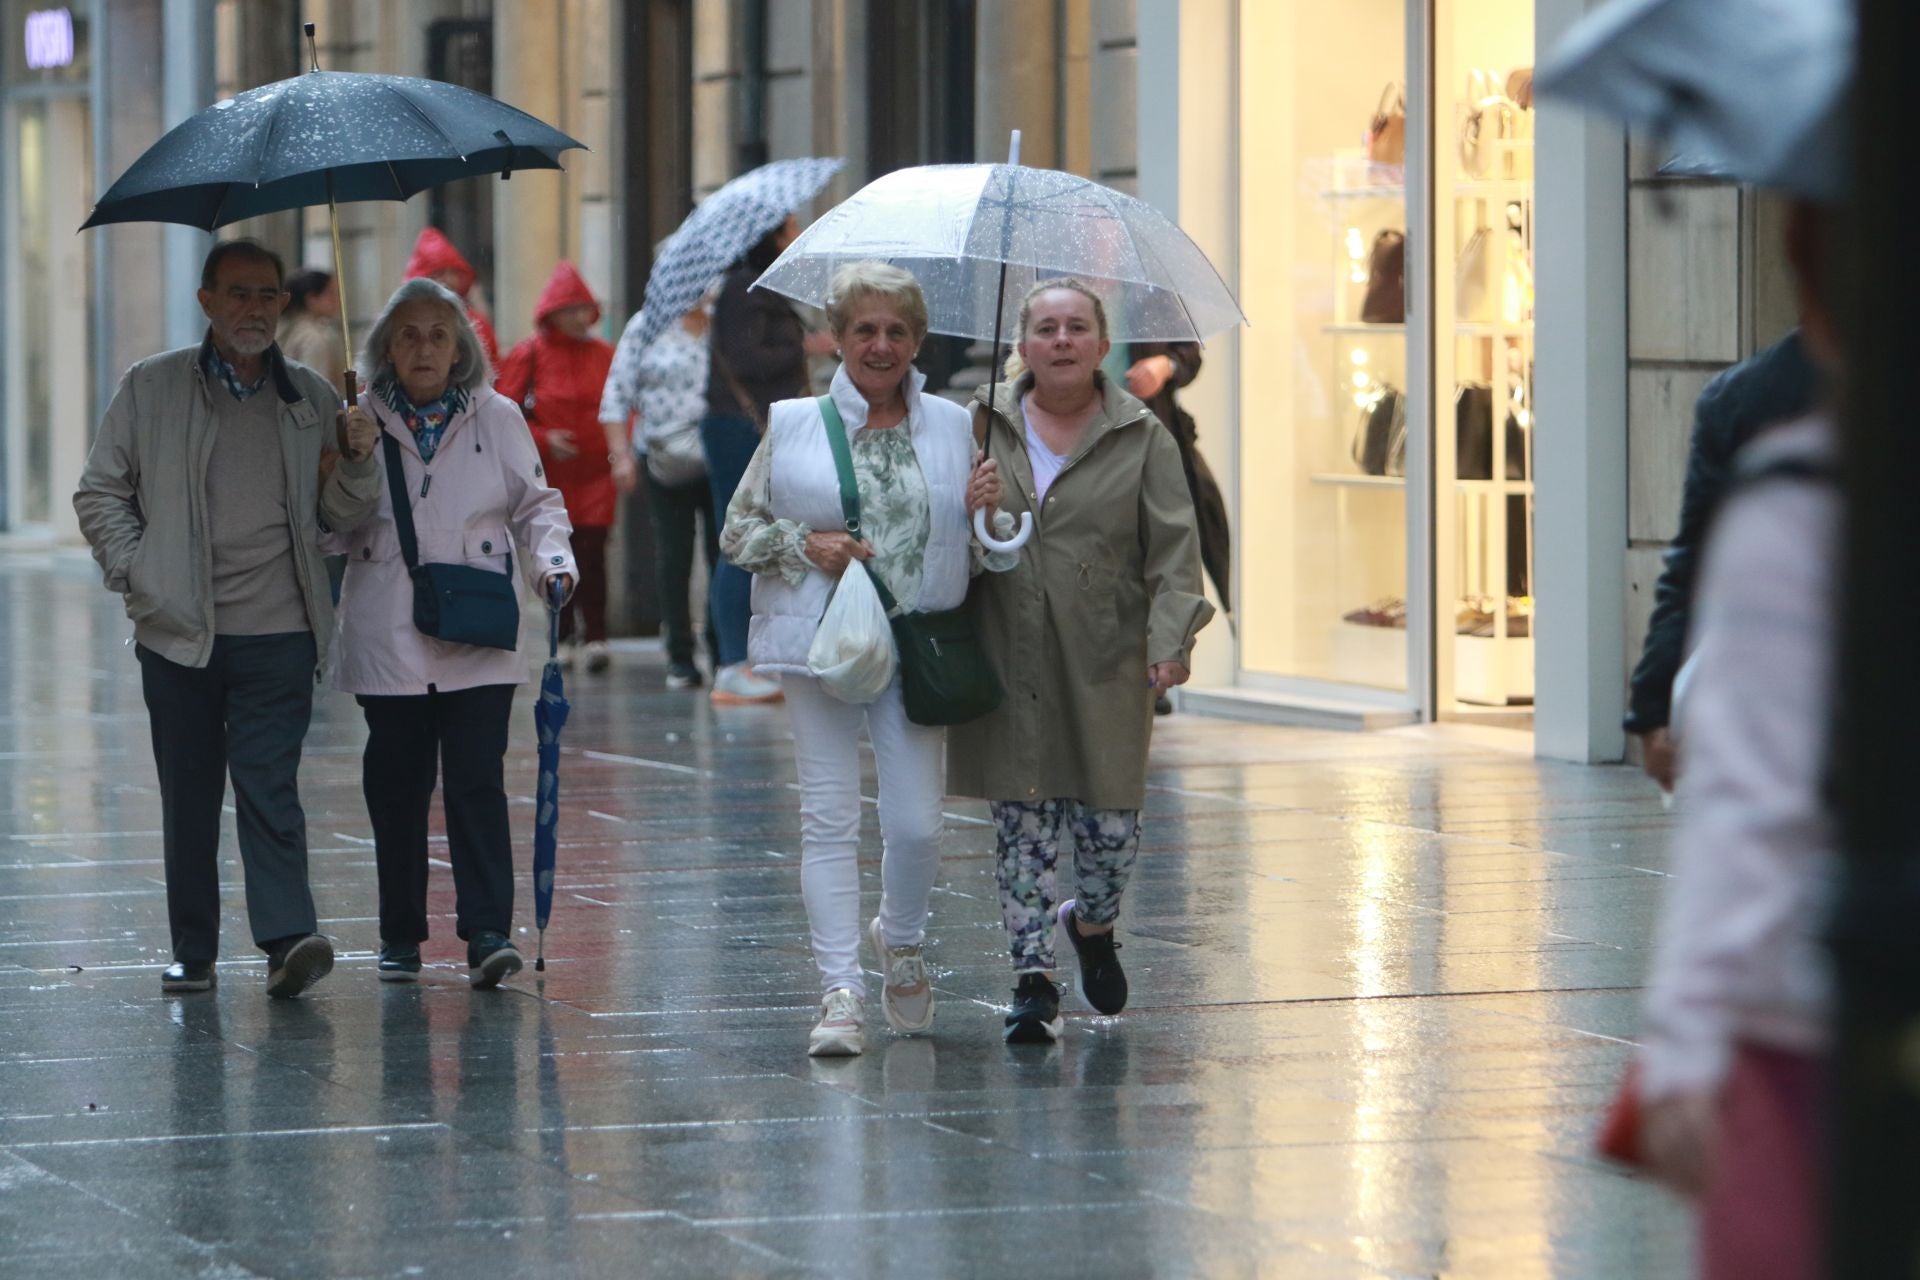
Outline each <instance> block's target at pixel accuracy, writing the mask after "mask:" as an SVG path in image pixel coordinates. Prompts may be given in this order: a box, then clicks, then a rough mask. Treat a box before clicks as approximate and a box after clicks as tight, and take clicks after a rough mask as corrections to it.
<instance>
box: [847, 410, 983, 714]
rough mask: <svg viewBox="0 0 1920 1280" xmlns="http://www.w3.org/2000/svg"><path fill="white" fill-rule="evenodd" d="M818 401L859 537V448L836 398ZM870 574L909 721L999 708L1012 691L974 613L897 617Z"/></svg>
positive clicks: (850, 526)
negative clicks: (852, 444)
mask: <svg viewBox="0 0 1920 1280" xmlns="http://www.w3.org/2000/svg"><path fill="white" fill-rule="evenodd" d="M817 402H818V403H819V405H820V416H821V417H822V418H824V419H826V425H827V443H828V445H829V446H830V447H831V448H832V450H833V466H834V470H835V471H836V472H838V473H839V476H840V509H841V512H842V514H843V515H845V516H846V521H847V532H848V533H849V534H851V535H852V536H854V537H856V538H857V537H859V536H860V483H859V481H858V479H857V478H856V477H855V476H854V474H853V450H852V449H850V448H848V447H847V424H846V422H845V420H844V419H842V418H841V417H840V410H839V408H838V407H837V406H835V404H834V403H833V397H832V396H830V395H826V396H819V397H817ZM867 572H868V576H869V577H871V578H872V579H873V587H874V590H875V591H877V592H879V593H880V604H881V607H882V608H884V609H885V610H886V611H887V613H888V615H889V616H890V618H891V621H892V625H893V643H894V648H895V649H896V651H897V652H898V655H899V661H900V694H901V701H902V702H904V703H905V704H906V712H907V719H909V720H911V721H913V723H915V724H919V725H929V726H934V725H950V724H965V723H966V722H967V721H969V720H977V719H979V718H980V717H981V716H983V715H986V714H987V713H988V712H989V711H992V710H993V709H994V708H995V707H997V706H999V705H1000V702H1001V699H1002V698H1004V697H1005V696H1006V693H1005V690H1004V689H1002V687H1001V685H1000V677H999V676H998V675H996V674H994V670H993V664H992V663H991V662H990V661H988V659H987V650H986V646H985V645H983V644H981V642H980V636H979V633H978V632H977V631H975V629H974V625H973V614H972V612H971V611H970V610H969V609H968V608H967V607H966V606H965V605H961V606H960V607H959V608H958V609H942V610H939V611H938V612H933V613H920V612H915V613H895V612H894V610H895V609H896V608H897V607H898V602H897V601H896V600H895V599H894V597H893V593H892V592H891V591H889V590H887V584H886V583H885V582H882V581H881V580H880V575H879V574H877V573H874V572H873V570H872V566H871V565H869V566H868V569H867Z"/></svg>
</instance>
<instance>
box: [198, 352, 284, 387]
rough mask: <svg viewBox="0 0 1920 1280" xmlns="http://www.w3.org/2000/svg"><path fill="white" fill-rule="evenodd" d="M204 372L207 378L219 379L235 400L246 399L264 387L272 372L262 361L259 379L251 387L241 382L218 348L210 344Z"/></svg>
mask: <svg viewBox="0 0 1920 1280" xmlns="http://www.w3.org/2000/svg"><path fill="white" fill-rule="evenodd" d="M206 370H207V376H208V377H215V378H219V379H220V381H222V382H224V383H226V384H227V390H229V391H231V392H232V393H233V398H234V399H235V400H246V399H248V398H249V397H251V396H252V395H253V394H254V392H256V391H258V390H260V388H262V387H264V386H266V385H267V379H268V378H269V377H271V376H272V371H271V370H270V369H268V368H267V366H266V364H265V363H264V361H263V363H262V364H261V372H260V377H259V379H258V380H257V381H256V382H254V383H253V384H252V385H251V386H249V385H248V384H246V383H243V382H241V381H240V375H239V374H238V373H235V372H234V369H233V366H232V365H231V364H228V363H227V358H226V357H225V356H223V355H221V354H220V348H218V347H216V346H214V345H213V344H212V343H211V342H209V343H208V344H207V359H206Z"/></svg>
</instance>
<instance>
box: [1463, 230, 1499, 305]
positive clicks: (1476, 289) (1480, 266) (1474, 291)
mask: <svg viewBox="0 0 1920 1280" xmlns="http://www.w3.org/2000/svg"><path fill="white" fill-rule="evenodd" d="M1491 239H1492V232H1490V231H1489V230H1488V229H1487V228H1485V227H1475V228H1474V230H1473V235H1471V236H1470V237H1468V239H1467V247H1466V248H1464V249H1462V250H1461V251H1460V257H1459V260H1458V261H1456V262H1455V263H1454V266H1453V310H1454V314H1455V315H1456V316H1458V317H1459V318H1460V319H1462V320H1465V321H1468V322H1470V323H1476V324H1485V323H1488V322H1490V321H1491V320H1492V319H1493V290H1491V289H1489V288H1488V287H1487V270H1488V263H1487V255H1488V253H1489V248H1488V244H1489V242H1490V241H1491Z"/></svg>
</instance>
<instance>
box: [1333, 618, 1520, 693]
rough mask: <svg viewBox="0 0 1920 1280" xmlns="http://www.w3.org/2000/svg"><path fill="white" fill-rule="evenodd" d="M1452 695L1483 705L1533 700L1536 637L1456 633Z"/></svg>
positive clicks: (1357, 628) (1454, 639)
mask: <svg viewBox="0 0 1920 1280" xmlns="http://www.w3.org/2000/svg"><path fill="white" fill-rule="evenodd" d="M1364 629H1365V628H1360V627H1356V628H1354V630H1356V631H1358V630H1364ZM1453 696H1454V697H1455V698H1456V699H1458V700H1459V701H1461V702H1469V703H1472V704H1474V705H1475V706H1482V707H1504V706H1507V705H1509V704H1511V703H1515V702H1532V701H1533V637H1532V636H1530V635H1529V636H1455V637H1454V638H1453Z"/></svg>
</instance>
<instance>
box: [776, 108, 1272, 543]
mask: <svg viewBox="0 0 1920 1280" xmlns="http://www.w3.org/2000/svg"><path fill="white" fill-rule="evenodd" d="M863 259H878V260H880V261H882V262H888V263H891V264H893V265H894V266H896V267H899V268H901V269H902V270H904V271H907V272H909V273H911V274H912V275H913V277H914V278H915V279H916V280H918V281H919V282H920V291H921V293H922V294H923V295H925V297H926V302H927V327H928V328H929V329H931V330H932V331H933V332H935V333H945V334H952V335H954V336H956V337H962V338H990V339H992V340H993V365H992V367H993V369H994V371H995V376H996V377H998V370H999V368H1000V346H1001V339H1002V337H1003V336H1004V335H1006V334H1008V333H1011V332H1012V331H1013V328H1014V325H1015V324H1017V323H1018V320H1019V310H1020V300H1021V299H1022V298H1024V297H1025V296H1026V295H1027V291H1028V290H1029V289H1031V288H1032V287H1033V286H1034V285H1035V284H1037V283H1039V282H1040V281H1042V280H1048V279H1054V278H1057V277H1061V276H1072V277H1074V278H1076V279H1078V280H1080V281H1082V282H1083V283H1085V284H1087V285H1089V286H1091V287H1092V288H1093V290H1094V291H1095V292H1096V293H1099V294H1100V295H1101V299H1102V301H1103V302H1104V303H1105V305H1106V311H1107V335H1108V337H1110V338H1112V339H1114V340H1115V341H1118V342H1129V341H1131V342H1198V341H1201V340H1203V339H1205V338H1208V337H1210V336H1212V335H1213V334H1216V333H1220V332H1222V331H1224V330H1227V329H1231V328H1233V327H1234V326H1236V325H1240V324H1245V323H1246V319H1247V318H1246V316H1245V315H1243V314H1242V313H1241V311H1240V304H1239V303H1238V302H1236V301H1234V297H1233V291H1232V290H1230V289H1228V288H1227V282H1226V281H1224V280H1222V279H1221V278H1220V273H1219V272H1218V271H1216V270H1214V266H1213V263H1212V262H1211V261H1209V260H1208V258H1207V255H1206V254H1204V253H1202V252H1201V251H1200V246H1198V245H1196V244H1195V243H1194V242H1193V241H1192V240H1191V239H1189V238H1188V236H1187V233H1186V232H1184V231H1182V230H1181V229H1180V227H1179V226H1178V224H1176V223H1175V222H1173V220H1172V219H1170V218H1168V217H1167V216H1166V215H1165V214H1163V213H1161V212H1160V211H1159V210H1158V209H1155V208H1154V207H1153V206H1152V205H1150V204H1147V203H1146V202H1145V201H1143V200H1136V199H1134V198H1133V197H1132V196H1129V195H1123V194H1122V193H1120V192H1118V191H1115V190H1113V189H1112V188H1111V187H1103V186H1101V185H1100V184H1099V183H1097V182H1093V181H1091V180H1090V179H1087V178H1082V177H1078V176H1076V175H1074V174H1071V173H1061V172H1059V171H1058V170H1055V169H1030V168H1027V167H1026V166H1024V165H1022V164H1021V163H1020V133H1019V130H1017V129H1016V130H1015V131H1014V133H1013V138H1012V142H1011V145H1010V146H1009V148H1008V155H1007V163H1006V164H941V165H922V166H919V167H917V168H912V169H898V170H895V171H894V172H892V173H889V174H887V175H886V176H885V177H882V178H876V179H875V180H874V181H872V182H870V183H868V184H867V185H866V186H864V187H862V188H861V189H860V190H859V191H858V192H856V193H855V194H854V195H853V196H852V197H851V198H849V199H847V200H845V201H843V202H842V203H840V204H838V205H836V206H834V207H833V208H832V209H830V210H828V211H827V212H826V213H825V214H823V215H822V216H821V217H820V218H819V219H818V220H817V221H816V222H815V223H814V224H813V225H812V226H811V227H808V228H807V229H806V230H805V231H803V232H801V233H800V235H799V237H798V238H797V239H795V240H794V242H793V243H792V244H790V245H788V246H787V249H786V252H785V253H782V254H781V255H780V256H779V258H777V259H776V260H775V261H774V264H773V265H772V266H771V267H769V268H767V270H766V272H765V273H764V274H763V275H761V277H760V279H759V280H758V281H756V282H755V284H754V287H755V288H757V289H771V290H773V291H774V292H775V293H779V294H784V295H786V296H787V297H789V298H794V299H797V300H799V301H801V302H805V303H809V304H811V305H813V306H821V305H824V303H825V301H826V297H827V287H828V286H829V285H830V284H831V283H832V281H833V276H834V273H835V272H836V271H838V270H839V269H840V268H841V267H842V266H845V265H846V264H847V263H849V262H859V261H862V260H863ZM991 394H992V393H991V392H989V395H991ZM973 528H974V534H975V536H976V537H978V538H979V539H980V541H981V542H982V543H983V544H984V545H986V546H988V547H990V548H992V549H994V550H1005V551H1011V550H1015V549H1017V548H1018V547H1020V546H1021V545H1023V544H1024V543H1025V542H1026V541H1027V539H1028V538H1029V537H1030V536H1031V534H1032V530H1033V517H1032V515H1031V514H1030V513H1023V514H1022V516H1021V521H1020V529H1019V532H1018V533H1016V534H1015V535H1014V537H1013V538H1012V539H1011V540H1009V541H1005V542H1002V541H1000V540H998V539H996V538H995V537H993V536H992V534H990V533H989V532H988V530H987V524H986V512H985V511H984V510H982V511H976V512H974V520H973Z"/></svg>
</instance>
